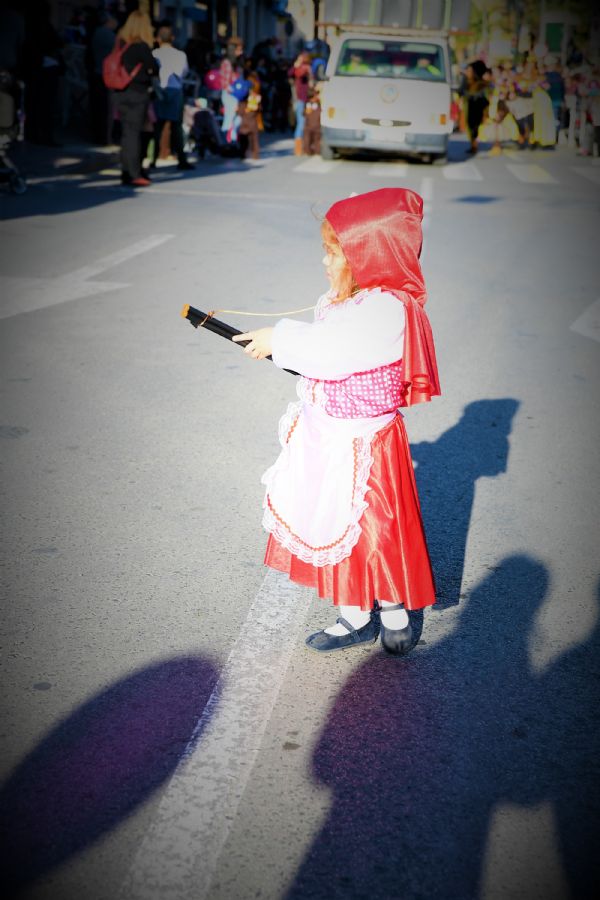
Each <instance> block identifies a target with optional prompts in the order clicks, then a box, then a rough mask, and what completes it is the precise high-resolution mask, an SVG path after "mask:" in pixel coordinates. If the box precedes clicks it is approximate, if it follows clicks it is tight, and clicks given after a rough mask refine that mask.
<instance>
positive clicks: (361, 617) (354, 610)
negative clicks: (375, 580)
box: [325, 600, 408, 637]
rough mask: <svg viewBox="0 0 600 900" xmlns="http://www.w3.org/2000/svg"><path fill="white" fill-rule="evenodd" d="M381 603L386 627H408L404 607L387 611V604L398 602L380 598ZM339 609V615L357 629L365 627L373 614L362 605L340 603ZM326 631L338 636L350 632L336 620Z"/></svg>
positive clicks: (393, 604) (397, 629)
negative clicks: (362, 607) (361, 606)
mask: <svg viewBox="0 0 600 900" xmlns="http://www.w3.org/2000/svg"><path fill="white" fill-rule="evenodd" d="M379 603H380V605H381V606H382V611H381V621H382V623H383V624H384V625H385V627H386V628H390V629H391V630H393V631H400V630H401V629H403V628H406V626H407V625H408V614H407V612H406V610H405V609H404V608H403V609H392V610H390V611H389V612H386V611H385V607H386V606H395V605H396V604H395V603H392V602H391V601H390V600H380V601H379ZM337 609H338V611H339V615H340V616H341V617H342V618H343V619H346V621H347V622H348V623H349V624H350V625H352V627H353V628H356V630H357V631H358V629H359V628H364V626H365V625H366V624H367V622H368V621H369V618H370V615H371V614H370V613H369V611H368V610H363V609H361V608H360V606H341V605H340V606H338V607H337ZM325 631H326V633H327V634H333V635H335V636H336V637H337V636H341V635H344V634H348V630H347V629H346V628H344V626H343V625H341V624H340V623H339V622H336V623H335V625H330V626H329V628H326V629H325Z"/></svg>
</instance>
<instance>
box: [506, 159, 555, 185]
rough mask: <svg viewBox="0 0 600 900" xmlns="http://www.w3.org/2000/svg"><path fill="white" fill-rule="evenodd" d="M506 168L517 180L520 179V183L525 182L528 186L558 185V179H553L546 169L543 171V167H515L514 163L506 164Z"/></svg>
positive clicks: (530, 165)
mask: <svg viewBox="0 0 600 900" xmlns="http://www.w3.org/2000/svg"><path fill="white" fill-rule="evenodd" d="M506 168H507V169H508V171H509V172H511V174H512V175H514V176H515V178H518V179H519V181H524V182H526V183H527V184H558V181H557V180H556V178H553V177H552V175H551V174H550V173H549V172H546V170H545V169H542V167H541V166H536V165H535V163H533V164H529V163H527V164H525V163H524V164H522V165H518V166H515V165H514V164H513V163H506Z"/></svg>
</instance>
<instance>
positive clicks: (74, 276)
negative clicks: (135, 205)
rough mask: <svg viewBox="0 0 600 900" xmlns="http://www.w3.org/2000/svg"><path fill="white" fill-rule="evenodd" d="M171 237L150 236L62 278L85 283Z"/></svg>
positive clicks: (164, 235)
mask: <svg viewBox="0 0 600 900" xmlns="http://www.w3.org/2000/svg"><path fill="white" fill-rule="evenodd" d="M172 237H175V235H173V234H150V235H148V237H146V238H142V240H141V241H137V242H136V243H135V244H130V245H129V247H123V248H122V249H121V250H116V251H115V252H114V253H109V255H108V256H103V257H102V258H101V259H99V260H97V261H96V262H95V263H92V265H91V266H83V267H82V268H81V269H75V271H74V272H71V273H70V274H69V275H64V276H62V277H63V278H68V279H71V280H74V281H85V280H87V279H88V278H95V277H96V275H100V274H101V273H102V272H106V270H107V269H112V268H114V267H115V266H119V265H121V263H124V262H127V260H128V259H132V258H133V257H134V256H139V255H140V253H148V251H149V250H154V248H155V247H160V245H161V244H164V243H165V241H169V240H171V238H172Z"/></svg>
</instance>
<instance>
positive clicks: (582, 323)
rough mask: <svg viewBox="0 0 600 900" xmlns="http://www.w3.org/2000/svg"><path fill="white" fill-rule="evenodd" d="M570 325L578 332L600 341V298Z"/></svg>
mask: <svg viewBox="0 0 600 900" xmlns="http://www.w3.org/2000/svg"><path fill="white" fill-rule="evenodd" d="M570 327H571V331H576V332H577V334H582V335H583V336H584V337H589V338H593V339H594V340H595V341H600V300H596V302H595V303H592V305H591V306H588V308H587V309H585V310H584V311H583V312H582V313H581V315H580V316H579V317H578V318H577V319H575V321H574V322H573V324H572V325H571V326H570Z"/></svg>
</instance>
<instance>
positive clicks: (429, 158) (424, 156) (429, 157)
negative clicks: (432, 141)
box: [421, 153, 435, 166]
mask: <svg viewBox="0 0 600 900" xmlns="http://www.w3.org/2000/svg"><path fill="white" fill-rule="evenodd" d="M434 160H435V155H434V154H433V153H421V162H422V163H424V164H425V165H426V166H430V165H432V163H433V161H434Z"/></svg>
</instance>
